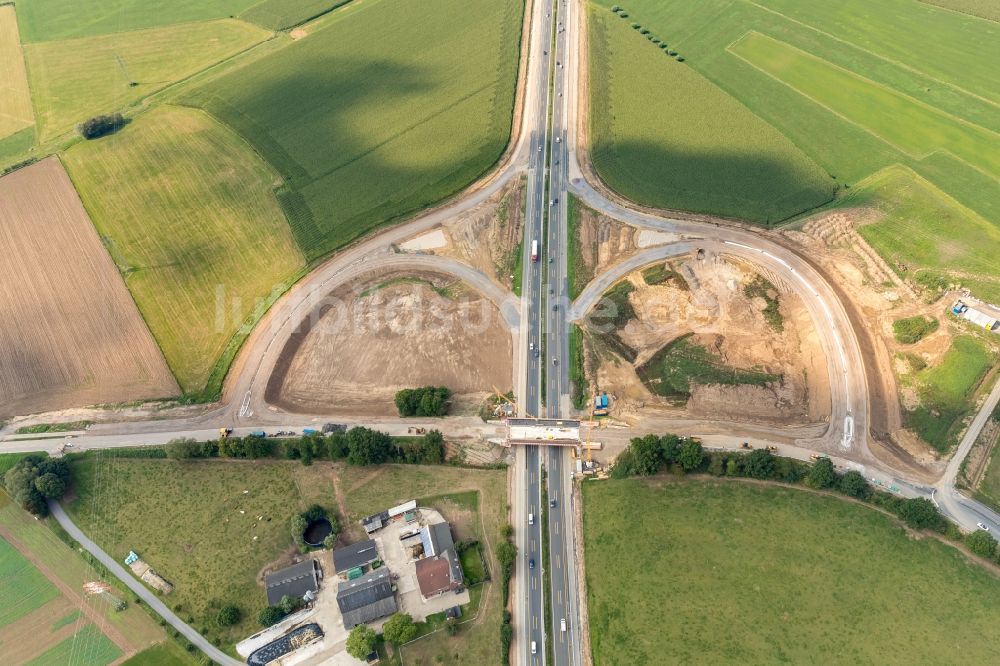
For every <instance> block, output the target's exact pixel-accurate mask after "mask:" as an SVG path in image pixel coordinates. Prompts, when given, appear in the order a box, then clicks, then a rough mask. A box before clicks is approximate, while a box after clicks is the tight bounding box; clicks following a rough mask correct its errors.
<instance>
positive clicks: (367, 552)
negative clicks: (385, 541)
mask: <svg viewBox="0 0 1000 666" xmlns="http://www.w3.org/2000/svg"><path fill="white" fill-rule="evenodd" d="M377 559H378V548H377V547H376V546H375V541H374V540H373V539H368V540H367V541H359V542H358V543H353V544H351V545H350V546H344V547H343V548H338V549H337V550H335V551H333V570H334V571H336V572H337V573H338V574H343V573H347V572H348V571H350V570H351V569H357V568H359V567H364V566H368V565H369V564H371V563H372V562H374V561H375V560H377Z"/></svg>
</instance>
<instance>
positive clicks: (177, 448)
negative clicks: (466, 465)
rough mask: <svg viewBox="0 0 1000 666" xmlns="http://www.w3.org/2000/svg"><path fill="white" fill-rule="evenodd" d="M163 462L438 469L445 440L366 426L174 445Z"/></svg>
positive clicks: (431, 434) (175, 442)
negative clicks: (271, 461) (279, 461)
mask: <svg viewBox="0 0 1000 666" xmlns="http://www.w3.org/2000/svg"><path fill="white" fill-rule="evenodd" d="M164 451H165V452H166V457H168V458H172V459H174V460H191V459H198V458H219V457H222V458H248V459H257V458H276V457H284V458H285V459H287V460H300V461H301V462H302V464H303V465H311V464H312V463H313V461H314V460H346V461H347V463H348V464H350V465H380V464H383V463H393V462H396V463H408V464H424V465H439V464H441V463H443V462H445V444H444V435H442V434H441V432H440V431H438V430H431V431H429V432H427V433H425V434H424V435H421V436H419V437H393V436H391V435H389V434H388V433H385V432H382V431H380V430H374V429H371V428H365V427H364V426H355V427H354V428H351V429H350V430H348V431H347V432H334V433H330V434H329V435H321V434H319V433H316V434H310V435H303V436H302V437H294V438H281V439H276V438H271V437H255V436H253V435H250V436H247V437H228V438H225V439H219V440H209V441H205V442H200V441H197V440H194V439H190V438H180V439H174V440H171V441H170V442H168V443H167V444H166V445H165V446H164Z"/></svg>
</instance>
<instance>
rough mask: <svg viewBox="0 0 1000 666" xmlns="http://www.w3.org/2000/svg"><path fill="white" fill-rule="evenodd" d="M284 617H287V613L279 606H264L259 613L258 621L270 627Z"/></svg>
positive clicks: (261, 624) (263, 625)
mask: <svg viewBox="0 0 1000 666" xmlns="http://www.w3.org/2000/svg"><path fill="white" fill-rule="evenodd" d="M283 617H285V614H284V613H283V612H282V611H281V609H280V608H278V607H277V606H267V607H266V608H262V609H261V611H260V613H258V614H257V621H258V622H259V623H260V626H262V627H270V626H271V625H273V624H277V623H278V622H280V621H281V618H283Z"/></svg>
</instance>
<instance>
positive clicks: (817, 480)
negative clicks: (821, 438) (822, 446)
mask: <svg viewBox="0 0 1000 666" xmlns="http://www.w3.org/2000/svg"><path fill="white" fill-rule="evenodd" d="M836 482H837V472H836V471H834V469H833V461H832V460H830V459H829V458H825V457H824V458H820V459H819V460H817V461H816V462H815V463H813V466H812V469H810V470H809V473H808V474H806V485H807V486H809V487H810V488H829V487H830V486H832V485H833V484H835V483H836Z"/></svg>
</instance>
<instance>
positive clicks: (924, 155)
mask: <svg viewBox="0 0 1000 666" xmlns="http://www.w3.org/2000/svg"><path fill="white" fill-rule="evenodd" d="M750 34H756V35H760V36H762V37H764V38H766V39H771V40H773V41H775V42H777V43H778V44H782V45H784V46H787V47H788V48H790V49H794V50H795V51H798V52H799V53H802V54H803V55H805V56H807V57H810V58H814V59H815V60H818V61H819V62H821V63H824V64H826V65H829V66H830V67H834V68H836V69H840V70H842V71H843V72H844V73H846V74H848V75H849V76H852V77H854V78H856V79H858V80H860V81H862V82H865V83H871V84H872V85H874V86H876V87H879V88H882V89H883V90H885V91H888V92H890V93H893V94H896V95H900V96H901V97H903V98H905V99H906V100H907V101H910V102H913V103H915V104H917V105H920V106H923V107H925V108H926V109H928V110H930V111H932V112H934V113H938V114H940V115H942V116H944V117H945V118H946V119H949V120H954V121H955V122H956V123H957V124H960V125H968V126H969V127H970V128H972V129H978V130H981V131H983V132H986V133H988V134H992V135H995V136H996V138H997V140H998V141H1000V133H997V132H994V131H993V130H991V129H988V128H986V127H983V126H982V125H976V124H975V123H970V122H968V121H966V120H963V119H961V118H958V117H956V116H953V115H951V114H949V113H947V112H945V111H941V110H940V109H938V108H936V107H933V106H930V105H928V104H925V103H924V102H921V101H920V100H918V99H915V98H913V97H910V96H909V95H904V94H903V93H901V92H899V91H897V90H893V89H892V88H887V87H885V86H883V85H882V84H880V83H878V82H877V81H872V80H871V79H868V78H865V77H863V76H861V75H859V74H855V73H854V72H852V71H850V70H848V69H844V68H842V67H840V66H839V65H837V64H834V63H832V62H830V61H829V60H824V59H823V58H820V57H818V56H814V55H813V54H811V53H808V52H806V51H802V50H801V49H799V48H797V47H795V46H793V45H791V44H788V43H787V42H783V41H781V40H780V39H775V38H774V37H771V36H770V35H767V34H764V33H762V32H759V31H757V30H748V31H747V32H745V33H744V34H743V35H741V36H740V37H738V38H737V39H734V40H733V41H732V42H731V43H730V44H729V46H727V47H726V53H728V54H730V55H732V56H733V57H734V58H738V59H739V60H742V61H743V62H745V63H746V64H748V65H749V66H750V67H753V68H754V69H756V70H757V71H758V72H760V73H762V74H764V75H765V76H767V77H768V78H771V79H773V80H774V81H777V82H778V83H780V84H781V85H783V86H785V87H787V88H788V89H789V90H792V91H794V92H795V93H796V94H798V95H801V96H802V97H805V98H806V99H808V100H809V101H811V102H812V103H813V104H816V105H817V106H820V107H822V108H823V109H825V110H827V111H828V112H830V113H832V114H833V115H835V116H837V117H838V118H840V119H841V120H843V121H844V122H846V123H848V124H851V125H853V126H855V127H857V128H858V129H860V130H861V131H863V132H865V133H867V134H870V135H871V136H873V137H875V138H876V139H878V140H879V141H881V142H882V143H884V144H885V145H887V146H889V147H890V148H892V149H893V150H895V151H896V152H898V153H901V154H902V155H906V156H907V157H909V158H911V159H913V160H915V161H917V162H922V161H923V160H925V159H927V158H928V157H930V156H932V155H935V154H938V153H942V154H946V155H948V156H950V157H952V158H954V159H955V160H956V161H958V162H961V163H962V164H964V165H965V166H967V167H969V168H970V169H975V170H976V171H978V172H980V173H981V174H983V175H984V176H986V177H987V178H990V179H992V180H996V181H1000V175H998V174H993V173H990V172H989V171H985V170H984V169H983V168H982V167H980V166H976V165H974V164H971V163H970V162H969V161H968V160H966V159H964V158H962V157H959V156H958V155H955V153H954V152H952V151H951V150H950V149H948V148H945V147H940V148H935V149H934V150H929V151H927V152H925V153H919V154H918V153H913V152H911V151H909V150H905V149H903V148H901V147H899V146H897V145H896V144H894V143H893V142H892V141H890V140H888V139H886V138H885V137H883V136H880V135H879V134H878V133H877V132H875V130H873V129H871V128H870V127H866V126H865V125H863V124H861V123H859V122H857V121H856V120H852V119H850V118H848V117H847V116H845V115H844V114H842V113H841V112H839V111H836V110H835V109H832V108H830V106H828V105H827V104H825V103H823V102H821V101H819V100H818V99H816V98H815V97H813V96H812V95H810V94H809V93H806V92H804V91H802V90H800V89H799V88H797V87H796V86H794V85H792V84H791V83H789V82H787V81H785V80H784V79H782V78H780V77H778V76H776V75H774V74H772V73H771V72H769V71H767V70H766V69H764V68H763V67H761V66H759V65H757V64H756V63H754V62H753V61H751V60H750V59H748V58H746V57H745V56H743V55H741V54H739V53H737V52H736V51H734V50H732V48H731V47H733V46H735V45H736V44H737V43H739V42H740V41H742V40H743V39H744V38H745V37H746V36H747V35H750Z"/></svg>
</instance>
